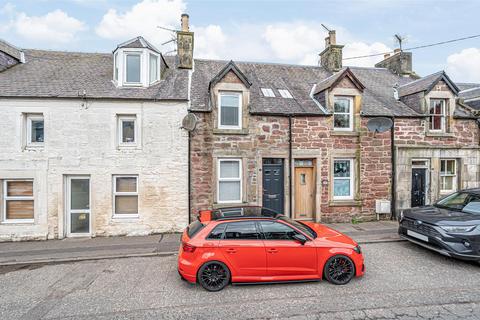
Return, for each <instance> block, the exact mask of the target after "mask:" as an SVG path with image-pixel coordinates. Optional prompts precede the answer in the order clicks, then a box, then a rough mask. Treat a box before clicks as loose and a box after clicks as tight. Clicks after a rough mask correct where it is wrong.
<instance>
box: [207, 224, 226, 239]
mask: <svg viewBox="0 0 480 320" xmlns="http://www.w3.org/2000/svg"><path fill="white" fill-rule="evenodd" d="M226 226H227V224H226V223H222V224H219V225H218V226H216V227H215V229H213V230H212V232H210V234H209V235H208V237H207V239H211V240H214V239H222V237H223V231H225V227H226Z"/></svg>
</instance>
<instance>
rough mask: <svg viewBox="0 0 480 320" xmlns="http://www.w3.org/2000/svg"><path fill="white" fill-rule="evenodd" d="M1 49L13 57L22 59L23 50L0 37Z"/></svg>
mask: <svg viewBox="0 0 480 320" xmlns="http://www.w3.org/2000/svg"><path fill="white" fill-rule="evenodd" d="M0 51H2V52H5V53H6V54H8V55H9V56H11V57H12V58H15V59H17V60H18V61H21V60H22V50H20V49H18V48H17V47H15V46H14V45H12V44H10V43H8V42H6V41H5V40H1V39H0Z"/></svg>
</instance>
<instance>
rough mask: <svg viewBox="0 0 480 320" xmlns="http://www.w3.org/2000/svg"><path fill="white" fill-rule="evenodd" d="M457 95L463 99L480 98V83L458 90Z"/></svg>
mask: <svg viewBox="0 0 480 320" xmlns="http://www.w3.org/2000/svg"><path fill="white" fill-rule="evenodd" d="M458 95H459V96H460V97H462V98H464V99H465V100H469V99H475V98H480V85H479V86H478V87H476V88H475V87H474V88H469V89H465V90H463V91H460V92H459V94H458Z"/></svg>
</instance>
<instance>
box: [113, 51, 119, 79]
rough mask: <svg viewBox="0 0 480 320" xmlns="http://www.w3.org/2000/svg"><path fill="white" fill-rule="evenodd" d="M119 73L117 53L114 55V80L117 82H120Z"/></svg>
mask: <svg viewBox="0 0 480 320" xmlns="http://www.w3.org/2000/svg"><path fill="white" fill-rule="evenodd" d="M119 72H120V70H119V62H118V52H115V54H114V55H113V80H115V81H116V82H118V75H119Z"/></svg>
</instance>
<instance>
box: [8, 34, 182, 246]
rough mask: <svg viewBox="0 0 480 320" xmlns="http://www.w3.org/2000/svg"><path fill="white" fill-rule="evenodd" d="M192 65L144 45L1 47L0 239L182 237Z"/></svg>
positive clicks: (136, 41)
mask: <svg viewBox="0 0 480 320" xmlns="http://www.w3.org/2000/svg"><path fill="white" fill-rule="evenodd" d="M185 34H186V35H187V36H188V32H186V33H185ZM187 44H188V41H187ZM184 58H185V57H184ZM189 62H190V63H189ZM190 67H191V57H190V59H188V57H186V59H178V57H174V56H169V57H164V56H163V55H162V53H161V52H160V51H159V50H157V49H156V48H155V47H154V46H153V45H151V44H150V43H149V42H147V41H146V40H145V39H144V38H142V37H137V38H134V39H132V40H129V41H127V42H125V43H122V44H120V45H118V47H117V48H115V49H114V50H113V53H106V54H98V53H73V52H61V51H42V50H20V49H18V48H16V47H14V46H13V45H10V44H8V43H6V42H3V41H2V42H0V114H1V117H0V127H1V128H2V132H1V135H0V149H1V150H2V152H1V153H0V200H1V201H0V213H1V214H0V240H22V239H52V238H63V237H70V236H72V237H73V236H111V235H143V234H149V233H154V232H167V231H180V230H182V229H183V228H184V227H185V225H186V224H187V220H188V214H187V212H188V196H187V195H188V175H187V174H188V134H187V132H186V131H185V130H183V129H181V123H182V118H183V117H184V116H185V115H186V113H187V105H188V101H187V100H188V91H187V90H188V78H189V72H190V70H189V68H190Z"/></svg>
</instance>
